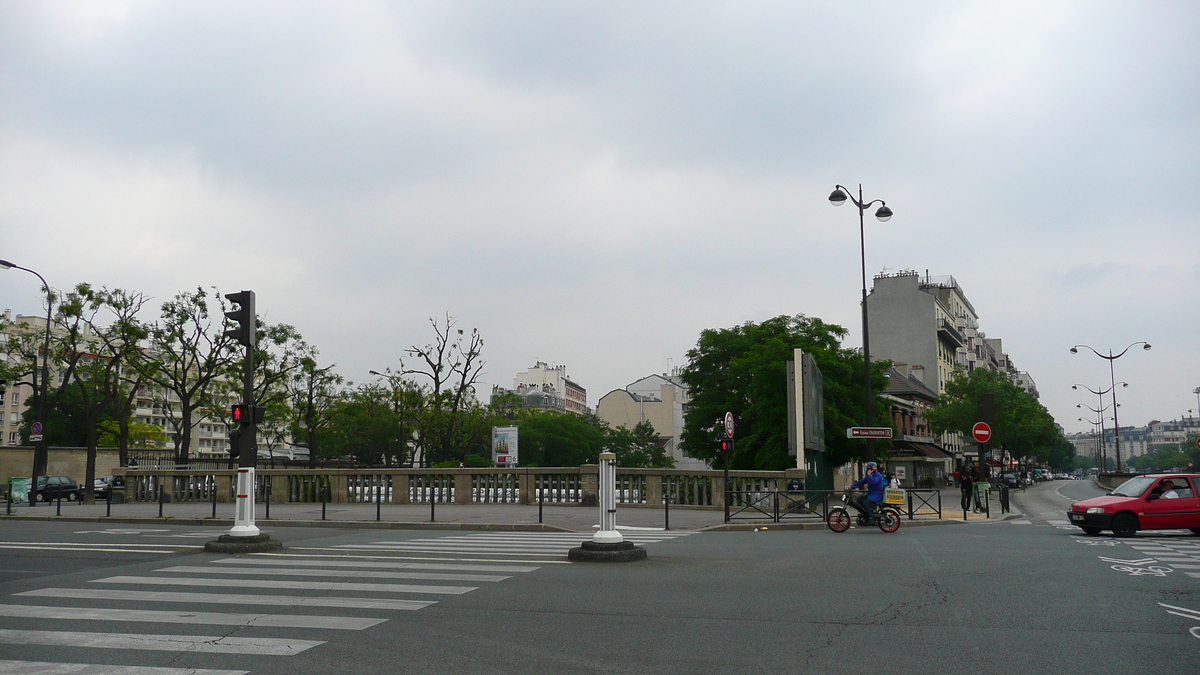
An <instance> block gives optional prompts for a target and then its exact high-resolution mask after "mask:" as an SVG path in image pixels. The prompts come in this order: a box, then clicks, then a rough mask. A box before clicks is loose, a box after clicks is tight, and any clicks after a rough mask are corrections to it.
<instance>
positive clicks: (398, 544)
mask: <svg viewBox="0 0 1200 675" xmlns="http://www.w3.org/2000/svg"><path fill="white" fill-rule="evenodd" d="M621 534H622V536H623V537H624V538H625V541H628V542H632V543H633V544H634V545H636V546H644V545H646V544H657V543H659V542H663V541H669V540H672V539H678V538H680V537H686V536H689V535H692V534H696V533H695V532H671V531H665V530H659V531H645V530H639V531H633V532H622V533H621ZM588 539H590V536H589V535H588V534H586V533H580V532H485V533H479V534H467V535H450V536H443V537H425V538H417V539H397V540H385V541H375V542H370V543H366V544H342V545H340V546H337V547H336V548H338V549H343V550H358V551H397V552H407V553H455V554H465V555H506V556H549V557H556V556H557V557H561V558H563V559H565V558H566V556H567V553H568V552H569V551H570V550H571V549H572V548H575V547H577V546H579V545H580V543H582V542H583V541H586V540H588Z"/></svg>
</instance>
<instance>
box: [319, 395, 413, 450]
mask: <svg viewBox="0 0 1200 675" xmlns="http://www.w3.org/2000/svg"><path fill="white" fill-rule="evenodd" d="M396 428H397V424H396V413H395V411H394V410H393V409H392V405H391V394H390V392H389V391H388V389H387V388H386V387H383V386H381V385H379V384H377V383H369V384H363V385H359V386H358V387H356V388H354V389H352V390H350V391H348V392H345V393H344V394H343V395H342V396H340V397H339V398H338V400H337V401H335V402H334V404H333V406H332V409H331V410H330V412H329V424H328V426H327V427H326V428H325V429H324V430H323V431H322V432H321V446H322V450H323V452H324V453H325V454H326V455H330V456H334V457H354V458H355V459H356V460H357V461H359V462H361V463H363V464H381V463H382V461H383V457H384V450H385V449H386V448H387V447H388V444H389V443H391V442H393V441H394V440H395V439H396Z"/></svg>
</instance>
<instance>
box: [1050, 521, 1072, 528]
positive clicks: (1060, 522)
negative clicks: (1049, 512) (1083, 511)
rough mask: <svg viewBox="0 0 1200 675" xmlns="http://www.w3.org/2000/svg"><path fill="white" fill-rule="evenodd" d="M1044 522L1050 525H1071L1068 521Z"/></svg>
mask: <svg viewBox="0 0 1200 675" xmlns="http://www.w3.org/2000/svg"><path fill="white" fill-rule="evenodd" d="M1046 522H1047V523H1050V524H1051V525H1071V521H1069V520H1047V521H1046ZM1072 527H1074V526H1072Z"/></svg>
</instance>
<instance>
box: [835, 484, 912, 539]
mask: <svg viewBox="0 0 1200 675" xmlns="http://www.w3.org/2000/svg"><path fill="white" fill-rule="evenodd" d="M850 496H851V491H850V490H846V492H844V493H842V503H841V504H840V505H838V506H833V507H831V508H830V509H829V515H828V516H826V517H825V524H826V525H828V526H829V529H831V530H833V531H834V532H845V531H846V530H848V529H850V508H853V509H854V510H855V511H856V512H857V515H856V516H855V518H854V521H855V522H856V523H858V526H859V527H867V526H869V525H878V526H879V529H881V530H883V531H884V532H895V531H896V530H898V529H900V510H899V509H897V508H895V507H893V506H887V505H886V504H880V505H879V507H877V508H876V510H875V511H874V512H872V513H867V512H866V511H865V510H863V507H862V506H859V504H858V502H857V501H855V500H853V499H851V498H850ZM847 507H849V508H847Z"/></svg>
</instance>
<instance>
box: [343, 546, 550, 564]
mask: <svg viewBox="0 0 1200 675" xmlns="http://www.w3.org/2000/svg"><path fill="white" fill-rule="evenodd" d="M338 548H339V549H341V550H345V551H395V552H397V553H463V554H467V555H488V554H494V555H565V554H566V553H565V549H554V550H546V551H530V550H524V551H499V550H496V549H492V548H489V549H470V550H467V549H462V548H448V547H445V546H439V547H433V548H427V547H423V546H372V545H370V544H364V545H362V546H339V547H338ZM530 562H547V561H541V560H538V561H530Z"/></svg>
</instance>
